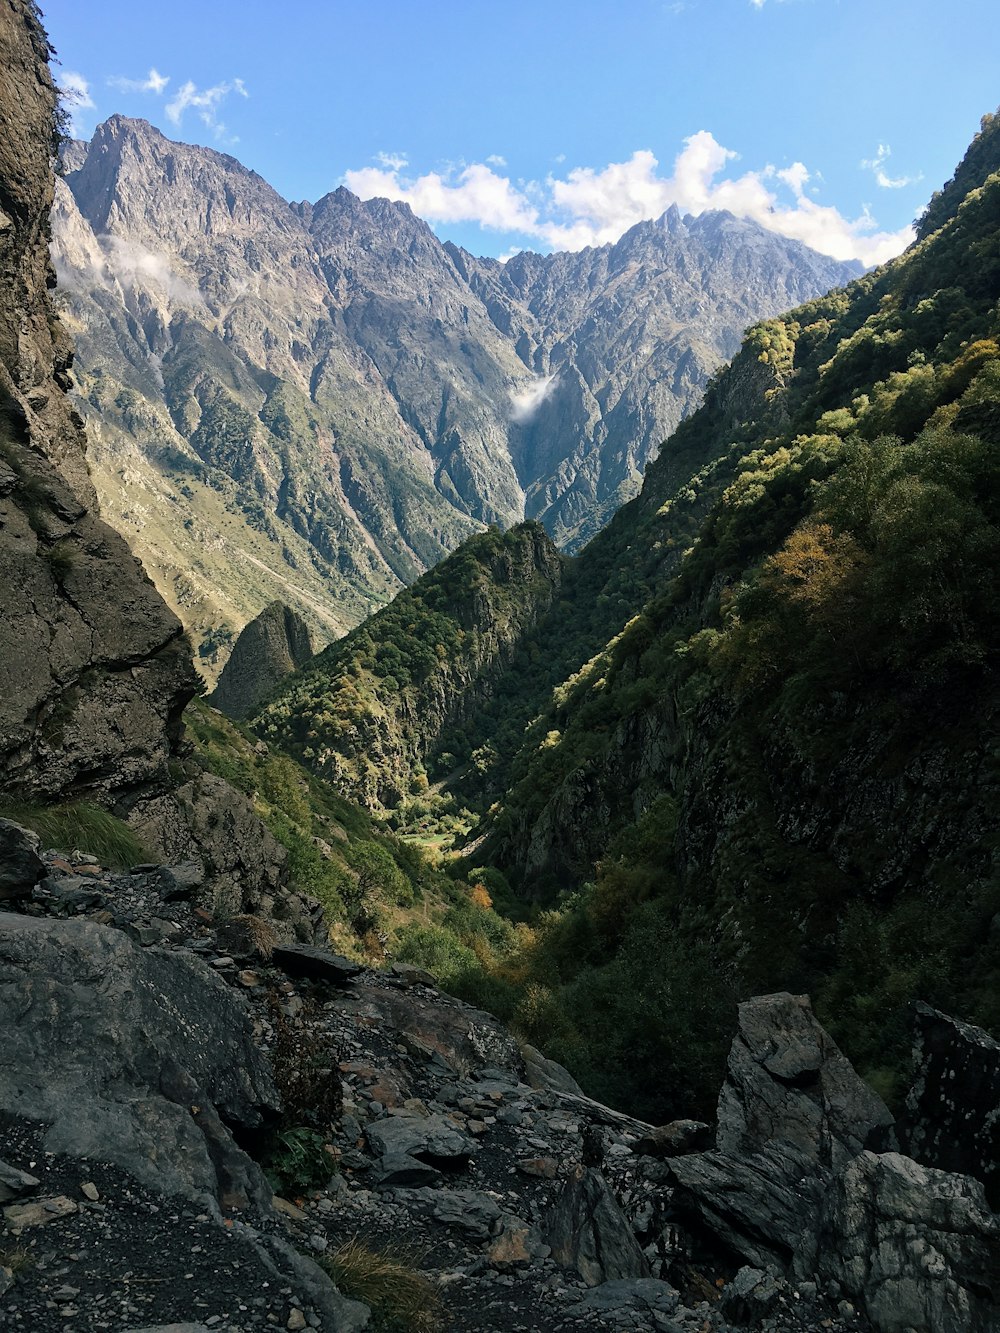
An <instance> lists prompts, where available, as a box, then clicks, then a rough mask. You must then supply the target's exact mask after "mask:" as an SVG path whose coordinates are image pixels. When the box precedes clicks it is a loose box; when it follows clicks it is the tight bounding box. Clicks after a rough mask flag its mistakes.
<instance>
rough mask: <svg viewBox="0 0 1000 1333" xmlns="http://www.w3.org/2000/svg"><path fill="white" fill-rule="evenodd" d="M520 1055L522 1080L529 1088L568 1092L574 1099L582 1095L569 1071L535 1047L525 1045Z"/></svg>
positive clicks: (542, 1090) (581, 1090)
mask: <svg viewBox="0 0 1000 1333" xmlns="http://www.w3.org/2000/svg"><path fill="white" fill-rule="evenodd" d="M521 1054H522V1056H523V1057H524V1079H525V1082H526V1083H527V1084H528V1086H529V1087H531V1088H537V1089H538V1090H539V1091H541V1092H568V1093H570V1094H572V1095H573V1096H575V1097H582V1096H583V1095H584V1092H583V1089H582V1088H581V1087H580V1085H579V1083H577V1081H576V1079H575V1078H574V1077H573V1075H572V1074H571V1073H570V1072H569V1070H568V1069H564V1068H563V1066H562V1065H561V1064H558V1063H557V1062H556V1061H555V1060H550V1059H549V1058H548V1056H546V1055H543V1054H542V1053H541V1051H540V1050H538V1048H537V1047H536V1046H530V1045H528V1044H527V1043H525V1044H524V1045H523V1046H522V1047H521Z"/></svg>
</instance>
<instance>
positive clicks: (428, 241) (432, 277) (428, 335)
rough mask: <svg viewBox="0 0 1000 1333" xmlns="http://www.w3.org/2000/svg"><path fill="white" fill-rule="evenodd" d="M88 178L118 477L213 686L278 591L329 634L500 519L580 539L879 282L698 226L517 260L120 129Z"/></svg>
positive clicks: (84, 149) (61, 264)
mask: <svg viewBox="0 0 1000 1333" xmlns="http://www.w3.org/2000/svg"><path fill="white" fill-rule="evenodd" d="M65 163H66V168H67V171H66V179H65V183H64V184H61V185H60V187H59V190H58V197H57V204H56V210H55V214H54V227H55V236H56V243H55V258H56V264H57V268H58V272H59V276H60V282H61V285H62V288H63V292H64V297H65V302H66V307H67V309H66V318H67V320H68V321H69V324H70V327H71V330H72V332H73V334H74V336H75V338H76V342H77V347H78V355H77V376H78V381H79V397H80V404H81V411H82V412H83V414H84V416H85V417H87V419H88V422H89V423H90V425H91V434H92V438H93V442H94V443H93V465H94V468H95V477H96V481H97V485H98V487H99V489H100V490H101V493H102V496H103V500H104V504H105V506H106V509H107V512H108V514H109V516H110V517H111V518H112V519H113V520H114V522H115V523H116V524H117V525H118V526H119V527H120V528H121V530H122V531H123V532H125V533H126V534H127V536H128V537H129V540H130V541H131V542H132V543H133V545H134V546H135V548H136V550H137V551H139V553H140V554H141V555H142V556H143V558H144V559H145V560H146V562H147V564H148V565H149V567H150V569H151V571H152V572H153V575H154V577H155V578H156V580H157V583H158V585H159V586H160V588H161V590H162V591H163V592H164V594H165V596H166V597H167V599H168V600H169V601H170V602H171V605H172V606H174V608H175V609H176V610H177V611H178V612H179V614H180V615H181V617H182V619H183V620H184V621H185V623H186V624H187V625H188V626H189V627H190V628H191V629H192V630H193V631H194V633H195V638H196V641H197V645H198V647H199V650H200V653H201V659H202V660H201V665H202V668H203V670H204V672H205V673H206V675H208V676H209V677H210V678H211V677H213V676H214V675H215V674H216V672H217V671H218V669H219V665H220V662H219V658H220V657H221V656H224V653H225V650H226V648H227V647H228V645H229V644H230V643H231V642H232V639H233V637H234V636H235V633H236V632H238V631H239V629H240V628H242V626H243V624H245V623H246V621H247V620H248V619H250V618H252V616H253V615H255V614H256V613H257V612H258V611H259V610H260V609H261V608H262V607H263V606H264V605H266V603H267V602H269V601H271V600H273V598H274V596H275V595H278V596H280V597H281V599H282V600H284V601H286V602H287V603H288V604H289V605H292V606H294V608H295V609H296V610H297V611H298V612H299V613H300V614H301V615H303V616H304V617H305V619H306V620H307V622H308V623H309V625H310V627H311V629H312V630H313V632H314V633H315V634H316V635H317V637H319V638H321V639H329V638H331V637H334V636H336V635H338V634H340V633H342V632H343V631H344V630H345V629H347V628H349V627H350V626H351V625H353V624H355V623H357V622H358V621H359V620H360V619H362V618H363V616H364V615H365V614H366V613H367V612H368V611H370V610H371V609H372V608H373V607H374V606H376V605H378V604H379V603H381V602H384V601H386V600H388V598H389V597H390V596H391V595H392V594H393V593H394V592H395V591H396V590H397V589H398V588H399V587H400V586H401V584H403V583H408V582H411V581H412V580H413V579H414V578H415V577H416V576H417V575H418V574H419V573H420V572H422V571H423V570H424V569H426V568H428V567H429V566H430V565H432V564H433V563H434V562H435V561H436V560H437V559H439V558H440V557H441V555H442V554H444V553H446V552H447V551H448V550H450V549H452V548H454V547H455V546H456V545H458V544H459V542H460V541H461V540H462V539H463V538H464V537H465V536H467V535H469V534H470V533H471V532H472V531H474V530H475V529H476V528H477V527H478V526H479V525H480V524H484V523H486V524H489V523H497V524H499V525H500V526H502V527H506V526H509V525H510V524H512V523H515V522H518V521H519V520H521V519H522V518H523V517H524V516H525V514H526V513H527V514H528V515H529V516H532V515H534V516H538V517H539V518H541V519H542V521H543V522H544V523H545V524H546V526H547V527H548V529H549V530H550V532H551V533H552V534H553V535H554V537H555V538H556V540H557V541H558V542H560V543H562V544H568V545H570V546H572V545H573V544H575V543H578V542H579V541H580V540H581V539H582V537H583V536H585V535H587V534H588V533H590V532H592V531H594V530H596V528H597V527H599V526H600V525H601V524H602V523H603V522H605V521H606V520H607V518H608V516H609V515H610V514H611V512H612V511H613V510H614V508H615V507H616V506H617V505H618V504H619V503H620V502H621V500H622V499H625V498H628V497H629V496H631V495H633V494H634V493H635V491H636V490H637V489H638V486H639V483H640V480H641V475H642V471H643V469H644V467H645V465H646V463H647V462H648V461H649V459H650V458H651V457H652V456H653V454H654V453H655V451H656V449H657V447H658V445H659V442H660V441H661V440H662V439H663V438H664V437H665V436H666V435H668V434H669V433H670V430H671V429H672V428H673V427H674V426H675V425H676V423H677V421H678V420H679V419H680V417H681V416H682V415H683V414H685V413H686V412H688V411H690V410H691V409H692V408H693V407H694V406H695V405H696V403H697V401H698V398H699V396H700V393H701V390H702V387H703V385H704V383H705V380H706V378H707V376H708V375H709V373H710V372H711V371H712V370H713V369H714V368H715V367H716V366H717V365H718V364H719V363H720V362H721V361H722V360H724V359H725V358H726V357H727V356H729V355H731V354H732V352H733V351H734V350H735V347H736V345H737V342H738V339H739V335H740V333H741V331H742V330H743V328H744V327H745V326H746V325H747V324H748V323H749V322H751V321H752V320H754V319H758V318H760V317H761V316H762V315H764V314H769V313H773V312H775V311H777V310H780V309H782V308H784V307H785V306H787V305H788V304H789V303H790V302H792V301H797V300H801V299H803V298H804V297H806V296H809V295H813V294H815V293H817V292H820V291H824V290H826V289H827V288H828V287H829V286H831V285H834V284H836V283H837V282H842V281H844V280H845V279H846V278H847V277H849V276H851V275H852V273H853V272H855V271H856V269H853V268H852V267H851V266H850V265H844V264H838V263H834V262H833V261H831V260H828V259H825V258H823V257H822V256H820V255H817V254H815V253H814V252H812V251H810V250H808V249H807V248H806V247H804V246H801V245H798V244H796V243H792V242H789V241H786V240H784V239H782V238H780V237H778V236H776V235H774V234H772V233H769V232H767V231H765V230H763V229H762V228H760V227H758V226H757V225H756V224H754V223H750V222H744V221H739V220H737V219H735V218H732V217H730V216H729V215H728V214H721V213H717V214H706V215H704V216H703V217H701V218H697V219H696V218H686V219H684V218H681V217H680V216H679V215H678V214H677V213H676V210H674V211H672V212H671V213H669V214H667V215H665V216H664V218H662V219H661V220H660V221H659V222H658V223H648V224H642V225H640V226H639V227H636V228H633V230H632V231H631V232H630V233H628V235H627V236H626V237H624V238H623V239H622V240H621V241H620V242H619V243H618V244H617V245H615V246H604V247H601V248H599V249H596V250H586V251H583V252H581V253H580V254H577V255H552V256H548V257H542V256H537V255H522V256H518V257H517V258H516V259H515V260H513V261H511V262H510V263H509V264H508V265H506V266H504V265H501V264H498V263H496V262H494V261H484V260H476V259H474V258H473V257H472V256H470V255H467V254H465V253H464V252H463V251H460V250H458V249H457V248H456V247H454V246H450V245H442V244H441V243H440V242H439V241H438V240H437V238H436V237H435V236H434V234H433V233H432V232H431V230H430V228H429V227H427V225H426V224H425V223H423V222H422V221H420V220H419V219H418V218H416V217H414V216H413V214H412V213H411V211H410V210H409V208H408V207H407V206H406V205H403V204H398V203H390V202H388V201H386V200H372V201H369V202H367V203H362V202H361V201H360V200H358V199H356V198H355V197H354V196H352V195H351V194H349V193H348V192H347V191H346V190H344V189H339V190H336V191H334V192H333V193H332V194H330V195H327V196H326V197H325V198H323V199H321V200H320V201H319V202H318V203H317V204H315V205H311V204H297V205H289V204H287V203H285V201H284V200H282V199H280V198H279V196H278V195H277V194H275V192H274V191H273V190H272V189H271V188H270V187H269V186H268V185H267V184H266V182H264V181H263V180H261V179H260V177H258V176H256V175H255V174H254V173H253V172H250V171H248V170H247V169H246V168H244V167H242V166H241V165H240V164H239V163H238V162H237V161H235V159H233V158H231V157H227V156H225V155H224V154H220V153H217V152H214V151H212V150H210V149H204V148H194V147H191V146H188V145H184V144H176V143H172V142H171V141H169V140H167V139H165V138H164V137H163V136H162V135H161V134H160V133H159V132H158V131H157V130H155V129H153V127H152V126H150V125H148V124H146V123H145V122H142V121H131V120H126V119H124V118H122V117H117V116H116V117H112V118H111V119H110V120H109V121H107V122H106V123H105V124H104V125H102V126H100V127H99V128H98V130H97V132H96V134H95V136H94V139H93V141H92V143H91V144H89V145H82V144H77V145H73V147H72V150H71V151H70V152H68V153H67V155H66V159H65ZM123 481H124V482H125V483H126V484H125V485H124V486H123V485H122V482H123Z"/></svg>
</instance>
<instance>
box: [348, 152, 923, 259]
mask: <svg viewBox="0 0 1000 1333" xmlns="http://www.w3.org/2000/svg"><path fill="white" fill-rule="evenodd" d="M738 156H739V155H738V154H737V153H736V152H735V151H734V150H733V149H731V148H726V147H724V146H723V145H722V144H720V143H719V142H718V141H717V140H716V139H715V137H714V136H713V135H712V134H711V133H710V132H709V131H708V130H699V131H698V132H697V133H696V134H692V135H691V136H690V137H689V138H687V139H686V140H685V141H684V147H683V149H682V150H681V151H680V153H678V155H677V157H676V158H675V160H674V163H673V169H672V171H671V172H669V173H668V174H665V173H663V172H661V171H660V164H659V162H658V161H657V159H656V157H655V156H654V154H653V153H651V152H650V151H649V150H648V149H639V150H637V151H636V152H634V153H633V154H632V156H631V157H630V158H629V159H628V160H627V161H625V162H612V163H609V164H608V165H607V166H606V167H602V168H599V169H597V168H594V167H574V168H573V169H572V170H570V171H569V172H567V173H566V174H565V175H564V176H561V177H558V176H555V175H551V174H550V175H549V176H548V177H547V179H546V180H545V181H544V182H538V181H528V182H526V181H516V182H515V181H514V180H512V179H511V177H510V176H508V175H504V174H501V173H500V171H499V170H497V169H495V168H496V167H497V166H498V165H499V163H498V161H497V160H494V161H493V164H492V165H491V164H490V162H475V163H472V164H467V165H462V166H459V167H455V168H452V169H451V170H448V171H443V172H434V171H432V172H427V173H425V174H424V175H417V176H413V175H407V174H405V168H406V161H405V159H404V158H403V156H402V155H401V154H394V155H392V156H391V157H390V156H389V155H388V154H383V155H382V156H381V161H380V162H379V165H378V166H374V167H362V168H360V169H358V170H354V171H347V172H345V173H344V184H345V185H346V186H347V188H348V189H349V190H351V191H352V192H353V193H354V194H356V195H358V196H359V197H360V198H362V199H373V198H376V197H381V198H386V199H396V200H400V201H402V202H404V203H408V204H409V205H410V207H411V208H412V209H413V211H414V212H415V213H417V214H418V215H419V216H420V217H423V218H426V219H427V220H428V221H430V222H438V223H456V222H473V223H478V224H479V225H480V226H482V227H485V228H488V229H490V230H493V231H499V232H516V233H518V234H519V235H521V236H526V237H530V238H532V239H533V240H534V241H536V242H539V243H540V244H541V246H543V247H545V248H549V249H558V250H581V249H583V248H584V247H586V246H589V245H604V244H606V243H608V242H609V241H610V242H613V241H616V240H618V238H619V237H620V236H621V235H622V234H623V233H624V232H625V231H627V230H628V229H629V227H632V226H634V225H635V223H637V222H641V221H643V220H645V219H647V218H655V217H659V216H660V214H661V213H664V212H666V210H667V209H668V208H669V207H670V206H671V204H676V205H677V207H678V208H679V209H680V210H681V212H682V213H703V212H705V211H706V210H708V209H728V210H729V211H730V212H732V213H735V214H736V215H737V216H739V217H746V218H752V219H753V220H754V221H756V222H759V223H760V224H761V225H762V226H765V227H768V228H769V229H770V230H771V231H776V232H779V233H780V234H781V235H783V236H788V237H790V238H792V239H794V240H798V241H803V242H804V243H805V244H806V245H810V246H812V247H813V249H815V250H819V251H820V252H821V253H822V254H827V255H831V256H832V257H833V258H834V259H844V260H846V259H859V260H860V261H861V262H862V263H863V264H866V265H869V264H880V263H883V262H884V261H885V260H887V259H890V258H892V257H893V256H894V255H897V254H899V252H900V251H901V250H903V249H904V248H905V247H906V246H907V245H908V244H909V242H910V241H911V240H912V239H913V235H914V233H913V229H912V227H908V226H907V227H903V228H901V229H900V230H899V231H880V230H879V229H878V225H877V223H876V221H875V219H874V218H873V217H872V216H871V214H870V212H869V211H868V209H867V208H865V209H864V210H862V212H861V214H860V215H859V216H858V217H856V218H848V217H845V216H844V215H843V214H842V213H841V212H840V211H839V210H838V209H836V208H834V207H832V206H831V205H828V204H821V203H819V202H817V200H816V199H815V198H814V197H813V196H812V194H811V193H807V192H806V187H807V185H808V184H809V182H810V181H811V180H813V179H814V173H813V172H811V171H810V170H809V169H808V168H807V167H806V166H805V164H804V163H802V162H794V163H792V165H791V166H789V167H785V168H783V169H781V170H779V169H777V168H775V167H774V166H771V165H766V166H764V167H762V168H760V169H758V170H750V171H744V172H742V173H740V174H735V175H734V174H729V173H730V172H731V166H732V163H734V162H735V161H736V160H737V159H738ZM901 183H903V182H901ZM905 183H907V184H908V183H909V181H906V182H905Z"/></svg>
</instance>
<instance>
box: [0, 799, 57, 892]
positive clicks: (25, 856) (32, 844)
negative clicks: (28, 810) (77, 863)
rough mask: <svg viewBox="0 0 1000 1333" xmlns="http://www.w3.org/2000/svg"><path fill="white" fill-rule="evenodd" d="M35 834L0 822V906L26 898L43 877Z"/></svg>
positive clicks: (5, 821) (18, 825) (3, 821)
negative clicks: (12, 900)
mask: <svg viewBox="0 0 1000 1333" xmlns="http://www.w3.org/2000/svg"><path fill="white" fill-rule="evenodd" d="M39 847H40V840H39V837H38V834H37V833H32V832H31V831H30V830H29V829H26V828H21V826H20V824H15V823H13V822H12V821H11V820H9V819H0V902H3V901H5V900H6V901H10V900H11V899H13V898H26V897H28V895H29V894H30V893H31V890H32V889H33V888H34V887H35V885H36V884H37V883H39V881H40V880H42V879H43V878H44V876H45V872H46V865H45V862H44V861H43V860H42V858H41V856H40V854H39Z"/></svg>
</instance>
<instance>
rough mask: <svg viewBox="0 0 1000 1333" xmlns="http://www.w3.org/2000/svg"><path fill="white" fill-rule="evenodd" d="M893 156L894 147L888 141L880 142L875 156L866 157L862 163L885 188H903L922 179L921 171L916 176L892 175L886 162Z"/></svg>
mask: <svg viewBox="0 0 1000 1333" xmlns="http://www.w3.org/2000/svg"><path fill="white" fill-rule="evenodd" d="M891 156H892V149H891V148H890V147H889V145H888V144H887V143H880V144H879V146H878V151H877V152H876V154H875V156H874V157H866V158H864V159H863V160H862V162H861V165H862V167H863V168H864V169H865V170H866V171H870V172H871V173H872V174H873V176H874V177H875V182H876V184H878V185H880V186H881V187H882V189H883V190H901V189H902V188H903V187H904V186H905V185H916V184H917V182H918V181H922V180H923V178H924V173H923V172H922V171H921V172H919V173H918V174H917V175H916V176H890V175H889V173H888V172H887V171H886V170H885V164H886V162H888V160H889V158H890V157H891Z"/></svg>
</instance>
